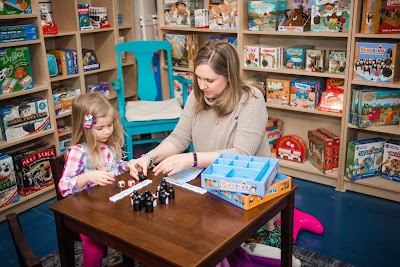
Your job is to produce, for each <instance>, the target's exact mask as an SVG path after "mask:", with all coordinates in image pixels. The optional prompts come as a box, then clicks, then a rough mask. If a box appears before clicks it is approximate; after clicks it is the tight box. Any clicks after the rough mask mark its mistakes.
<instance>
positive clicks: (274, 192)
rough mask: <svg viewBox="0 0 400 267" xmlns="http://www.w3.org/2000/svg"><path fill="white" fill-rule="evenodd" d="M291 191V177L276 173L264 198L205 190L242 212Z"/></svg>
mask: <svg viewBox="0 0 400 267" xmlns="http://www.w3.org/2000/svg"><path fill="white" fill-rule="evenodd" d="M291 189H292V177H290V176H286V175H284V174H281V173H277V174H276V176H275V179H274V180H273V182H272V184H271V185H270V186H269V187H268V188H267V191H266V193H265V195H264V196H256V195H251V194H242V193H238V192H231V191H225V190H216V189H207V192H209V193H211V194H213V195H216V196H218V197H220V198H222V199H224V200H226V201H228V202H230V203H232V204H234V205H236V206H238V207H240V208H242V209H244V210H249V209H252V208H255V207H257V206H259V205H261V204H263V203H265V202H267V201H269V200H272V199H274V198H276V197H279V196H281V195H283V194H285V193H287V192H289V191H290V190H291Z"/></svg>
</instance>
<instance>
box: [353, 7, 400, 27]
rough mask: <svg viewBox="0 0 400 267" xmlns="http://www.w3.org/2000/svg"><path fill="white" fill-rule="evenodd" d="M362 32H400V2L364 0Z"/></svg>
mask: <svg viewBox="0 0 400 267" xmlns="http://www.w3.org/2000/svg"><path fill="white" fill-rule="evenodd" d="M362 8H363V9H362V19H361V29H360V32H361V33H389V34H394V33H400V2H399V1H396V0H389V1H386V0H363V1H362Z"/></svg>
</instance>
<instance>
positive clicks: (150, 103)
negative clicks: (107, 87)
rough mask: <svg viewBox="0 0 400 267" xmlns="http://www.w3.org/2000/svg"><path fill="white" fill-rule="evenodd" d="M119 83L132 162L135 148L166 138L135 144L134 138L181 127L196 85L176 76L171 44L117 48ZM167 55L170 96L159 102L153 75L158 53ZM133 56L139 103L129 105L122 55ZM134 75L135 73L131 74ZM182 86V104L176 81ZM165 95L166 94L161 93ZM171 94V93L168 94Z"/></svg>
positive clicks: (116, 83)
mask: <svg viewBox="0 0 400 267" xmlns="http://www.w3.org/2000/svg"><path fill="white" fill-rule="evenodd" d="M115 50H116V56H117V64H118V79H116V80H113V81H112V82H111V84H112V86H113V88H114V90H115V91H116V92H117V98H118V108H119V113H120V116H121V122H122V125H123V127H124V130H125V133H126V135H127V136H126V140H125V145H126V147H125V151H126V152H127V157H128V159H132V158H133V155H134V154H133V146H134V145H138V144H145V143H153V142H161V141H162V140H163V139H164V138H155V139H143V140H142V139H140V140H134V141H133V140H132V136H134V135H141V134H151V133H160V132H169V131H172V130H173V129H174V128H175V126H176V124H177V123H178V120H179V117H180V114H181V113H182V107H183V106H184V105H185V103H186V99H187V88H188V85H189V84H191V83H192V81H190V80H187V79H185V78H183V77H181V76H174V75H173V73H172V59H171V44H170V43H169V42H167V41H132V42H124V43H120V44H118V45H116V46H115ZM158 51H164V52H165V53H164V55H165V57H166V59H167V67H168V77H167V78H168V85H169V90H168V92H169V95H167V96H164V95H163V96H162V98H161V99H168V100H163V101H156V98H157V95H158V91H157V85H156V79H155V76H154V72H153V65H152V60H153V56H154V54H155V53H157V52H158ZM122 52H125V55H126V56H127V54H128V53H132V54H133V56H134V58H135V59H136V70H137V77H138V81H137V93H138V99H139V100H138V101H125V93H124V92H125V86H124V83H123V81H124V77H123V75H124V74H123V71H122V60H121V53H122ZM129 75H133V73H129ZM174 80H177V81H178V82H180V83H181V84H182V101H180V100H179V99H177V98H174V97H175V94H174V87H173V81H174ZM161 91H163V90H161ZM165 91H167V90H165Z"/></svg>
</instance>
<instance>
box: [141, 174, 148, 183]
mask: <svg viewBox="0 0 400 267" xmlns="http://www.w3.org/2000/svg"><path fill="white" fill-rule="evenodd" d="M146 178H147V177H146V176H144V174H143V172H139V181H140V182H141V181H144V180H146Z"/></svg>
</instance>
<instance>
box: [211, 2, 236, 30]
mask: <svg viewBox="0 0 400 267" xmlns="http://www.w3.org/2000/svg"><path fill="white" fill-rule="evenodd" d="M237 4H238V1H237V0H209V3H208V7H209V14H208V19H209V21H208V27H209V28H210V29H224V30H237V29H238V6H237Z"/></svg>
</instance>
